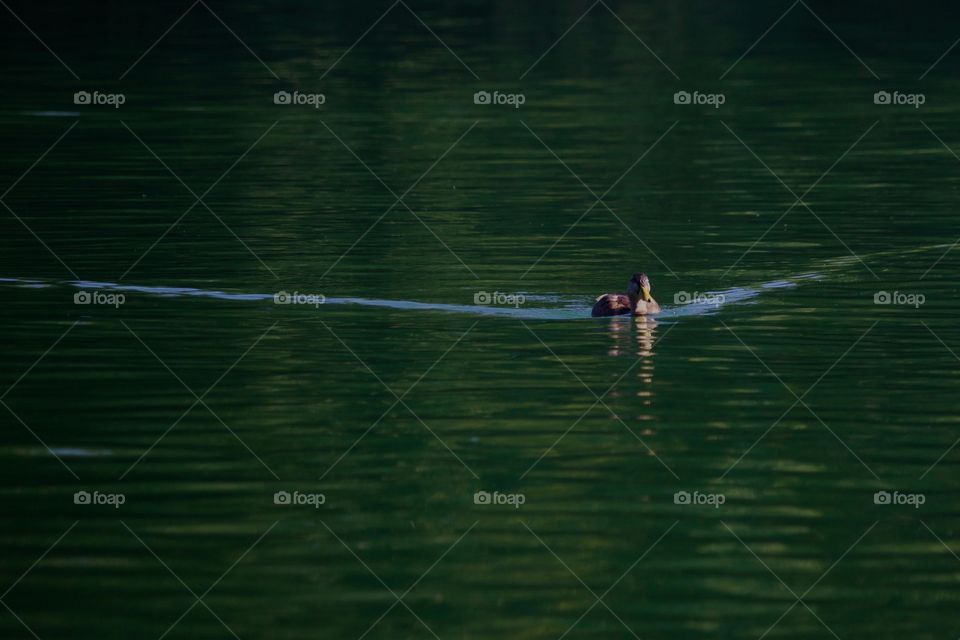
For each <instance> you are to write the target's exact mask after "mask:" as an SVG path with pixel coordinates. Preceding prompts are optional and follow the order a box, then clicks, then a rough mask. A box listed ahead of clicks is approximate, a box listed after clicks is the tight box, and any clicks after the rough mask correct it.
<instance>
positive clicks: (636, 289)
mask: <svg viewBox="0 0 960 640" xmlns="http://www.w3.org/2000/svg"><path fill="white" fill-rule="evenodd" d="M628 313H629V314H631V315H635V316H646V315H652V314H654V313H660V305H659V304H657V301H656V300H654V299H653V296H651V295H650V278H648V277H647V274H645V273H635V274H633V277H632V278H630V282H629V283H628V284H627V293H626V295H624V294H622V293H605V294H603V295H602V296H600V297H598V298H597V301H596V303H594V305H593V310H592V311H591V312H590V315H591V316H593V317H594V318H599V317H604V316H622V315H626V314H628Z"/></svg>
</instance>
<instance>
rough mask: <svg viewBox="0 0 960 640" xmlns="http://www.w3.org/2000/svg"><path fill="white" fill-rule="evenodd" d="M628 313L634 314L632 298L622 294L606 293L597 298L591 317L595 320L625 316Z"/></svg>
mask: <svg viewBox="0 0 960 640" xmlns="http://www.w3.org/2000/svg"><path fill="white" fill-rule="evenodd" d="M628 313H633V305H632V304H630V298H628V297H627V296H625V295H624V294H622V293H605V294H603V295H602V296H600V297H599V298H597V301H596V303H594V305H593V310H592V311H591V312H590V315H591V316H593V317H594V318H602V317H605V316H623V315H626V314H628Z"/></svg>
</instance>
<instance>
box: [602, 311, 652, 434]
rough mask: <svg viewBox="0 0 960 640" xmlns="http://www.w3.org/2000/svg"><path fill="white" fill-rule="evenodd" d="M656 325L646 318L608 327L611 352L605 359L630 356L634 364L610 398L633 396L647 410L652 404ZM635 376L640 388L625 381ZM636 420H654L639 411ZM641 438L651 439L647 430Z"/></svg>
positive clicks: (650, 432) (612, 324)
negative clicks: (648, 437)
mask: <svg viewBox="0 0 960 640" xmlns="http://www.w3.org/2000/svg"><path fill="white" fill-rule="evenodd" d="M657 324H658V323H657V321H656V320H654V319H653V318H652V317H649V316H633V317H631V318H630V319H629V320H628V319H626V318H625V319H624V321H614V322H611V323H610V324H609V325H608V326H609V333H610V338H611V345H610V349H609V350H608V351H607V355H610V356H626V355H633V356H635V357H636V358H637V360H638V361H637V362H633V363H632V364H631V365H630V367H631V368H630V369H629V370H628V371H629V372H630V376H625V377H624V379H623V380H622V381H621V382H620V383H619V384H618V385H617V386H616V387H615V388H614V389H613V390H612V391H610V395H612V396H614V397H616V396H622V395H626V394H632V395H635V396H636V397H637V398H639V399H640V403H641V406H643V407H645V408H646V407H650V406H651V405H652V404H653V373H654V362H653V357H654V353H655V352H654V350H653V349H654V345H655V344H656V342H657ZM633 375H635V376H636V380H637V381H638V382H639V384H630V382H628V380H629V379H630V377H631V376H633ZM636 418H637V419H638V420H652V419H653V416H652V415H650V414H649V413H647V412H646V411H641V412H640V413H639V414H638V415H637V416H636ZM641 435H652V431H651V430H650V429H644V430H643V432H642V433H641Z"/></svg>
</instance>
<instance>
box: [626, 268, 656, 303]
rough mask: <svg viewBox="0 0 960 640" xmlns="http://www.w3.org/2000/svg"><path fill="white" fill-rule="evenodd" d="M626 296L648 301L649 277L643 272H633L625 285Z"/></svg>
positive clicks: (649, 298)
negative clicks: (628, 282)
mask: <svg viewBox="0 0 960 640" xmlns="http://www.w3.org/2000/svg"><path fill="white" fill-rule="evenodd" d="M627 296H628V297H629V298H630V299H631V300H643V301H644V302H650V300H652V299H653V298H651V297H650V278H648V277H647V274H645V273H635V274H633V277H632V278H630V284H628V285H627Z"/></svg>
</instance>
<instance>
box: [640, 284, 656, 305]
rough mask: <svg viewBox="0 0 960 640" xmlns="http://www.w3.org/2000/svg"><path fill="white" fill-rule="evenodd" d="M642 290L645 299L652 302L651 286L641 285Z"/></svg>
mask: <svg viewBox="0 0 960 640" xmlns="http://www.w3.org/2000/svg"><path fill="white" fill-rule="evenodd" d="M640 291H641V292H642V293H643V301H644V302H650V301H651V300H653V298H651V297H650V288H649V287H640Z"/></svg>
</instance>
